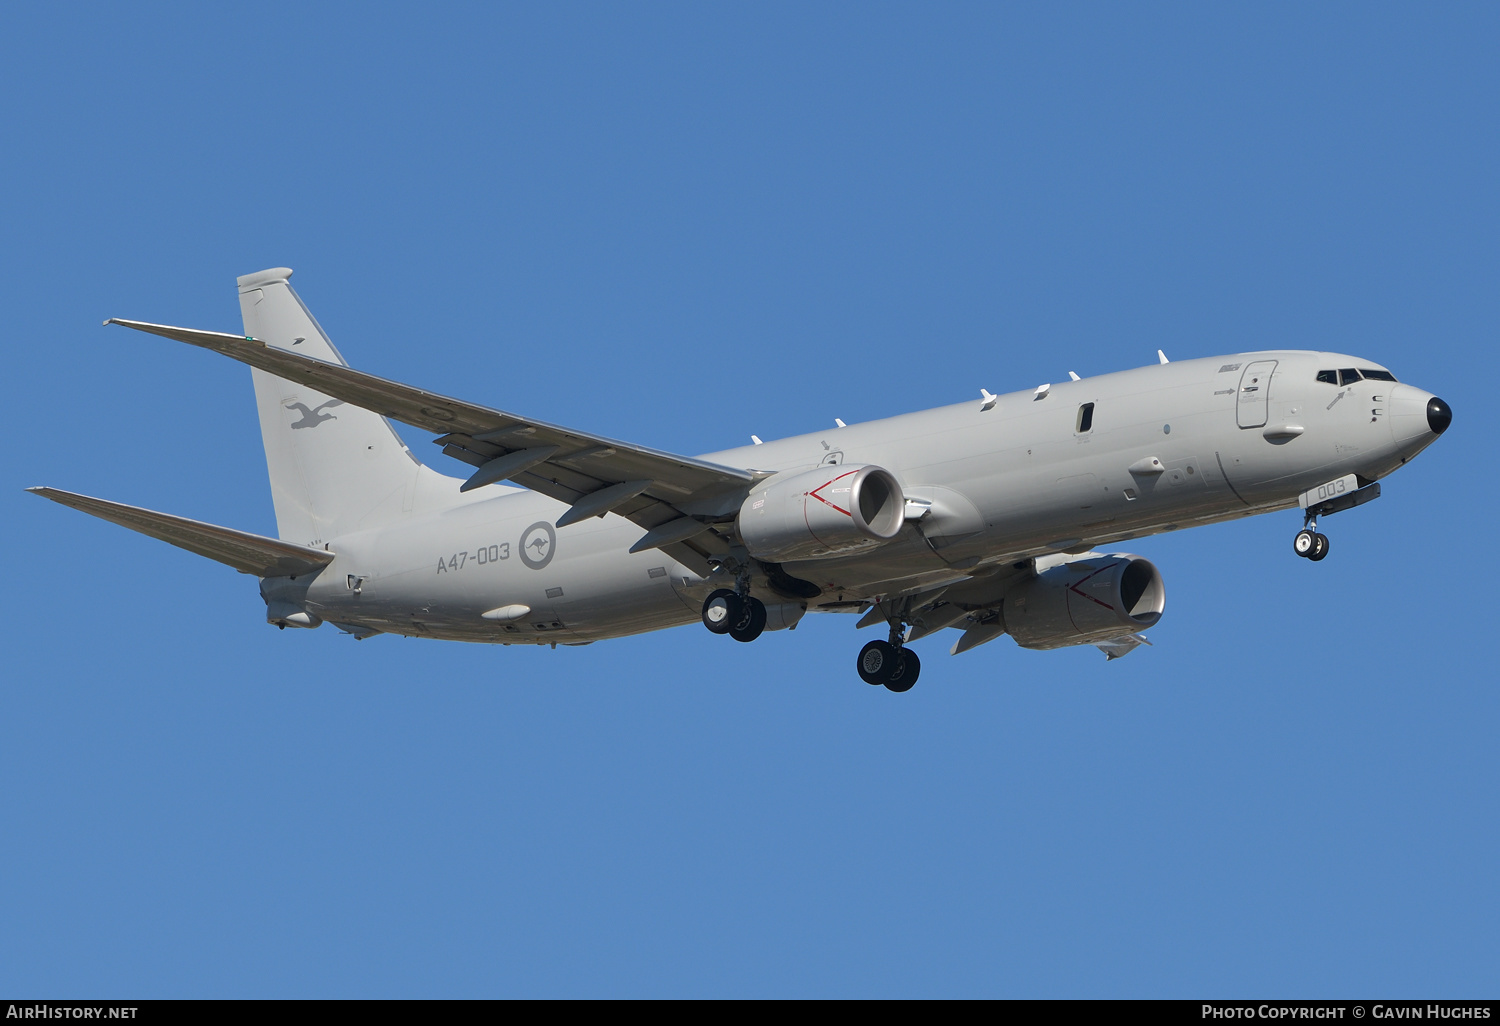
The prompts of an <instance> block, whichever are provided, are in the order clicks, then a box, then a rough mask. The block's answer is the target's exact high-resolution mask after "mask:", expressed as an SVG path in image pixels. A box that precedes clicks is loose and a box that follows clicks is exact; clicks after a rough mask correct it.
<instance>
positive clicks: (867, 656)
mask: <svg viewBox="0 0 1500 1026" xmlns="http://www.w3.org/2000/svg"><path fill="white" fill-rule="evenodd" d="M897 658H898V654H897V652H896V646H895V645H892V644H891V643H890V642H888V641H872V642H870V643H869V644H868V645H866V646H865V647H864V648H862V649H860V650H859V659H858V661H856V662H855V664H854V665H855V668H856V669H857V670H858V671H859V679H860V680H862V681H864V682H865V683H866V684H872V685H874V686H876V687H879V686H880V685H882V684H884V683H885V682H886V678H887V677H889V676H890V673H891V667H892V666H894V665H895V664H896V660H897Z"/></svg>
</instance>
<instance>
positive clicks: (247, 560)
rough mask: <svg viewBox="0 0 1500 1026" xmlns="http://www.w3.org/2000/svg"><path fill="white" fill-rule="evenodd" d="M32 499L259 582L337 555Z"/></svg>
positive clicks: (86, 503)
mask: <svg viewBox="0 0 1500 1026" xmlns="http://www.w3.org/2000/svg"><path fill="white" fill-rule="evenodd" d="M26 490H27V491H28V492H31V493H32V494H33V495H40V496H41V497H42V498H44V499H51V500H52V501H53V502H60V503H62V504H63V505H64V506H71V507H73V508H74V509H77V510H82V511H83V512H85V513H88V514H90V515H92V516H96V517H99V518H100V519H102V520H108V521H110V522H111V523H115V524H119V525H120V526H121V527H128V528H130V529H131V530H132V531H139V532H140V533H141V534H146V535H150V536H151V537H152V538H159V539H160V540H162V541H164V542H168V543H170V544H172V545H176V546H177V547H178V548H179V549H187V550H188V551H189V552H193V553H196V554H197V555H200V556H207V557H208V558H209V559H213V560H217V561H218V562H220V563H223V564H225V565H226V566H232V567H234V568H235V569H236V570H238V571H239V572H240V573H242V574H254V575H255V576H256V577H296V576H298V575H300V574H309V573H312V572H313V571H314V570H320V569H322V568H323V567H325V566H327V565H328V564H329V563H332V562H333V553H332V552H325V551H324V550H322V549H310V548H308V547H307V546H306V545H298V544H296V543H295V542H285V541H279V540H277V539H275V538H266V537H264V536H263V535H259V534H250V533H249V532H247V531H236V530H233V529H232V528H228V527H218V526H216V525H214V524H205V523H203V522H202V521H200V520H189V519H187V518H186V517H174V516H172V515H170V514H168V513H157V512H155V511H153V510H149V509H142V508H141V507H139V506H126V505H125V504H124V503H120V502H109V501H108V500H106V499H95V498H91V497H89V496H87V495H79V494H77V493H76V492H65V491H63V490H62V489H60V488H28V489H26Z"/></svg>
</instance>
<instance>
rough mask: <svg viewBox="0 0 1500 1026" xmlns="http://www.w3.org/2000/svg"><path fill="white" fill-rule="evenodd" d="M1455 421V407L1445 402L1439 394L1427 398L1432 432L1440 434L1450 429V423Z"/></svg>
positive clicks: (1428, 422)
mask: <svg viewBox="0 0 1500 1026" xmlns="http://www.w3.org/2000/svg"><path fill="white" fill-rule="evenodd" d="M1452 423H1453V408H1452V407H1450V406H1449V405H1448V404H1447V403H1445V402H1443V401H1442V400H1441V399H1439V398H1438V397H1437V396H1433V397H1432V398H1431V399H1429V400H1427V426H1428V427H1430V428H1431V429H1432V433H1433V434H1435V435H1440V434H1442V433H1443V432H1444V431H1447V430H1448V425H1449V424H1452Z"/></svg>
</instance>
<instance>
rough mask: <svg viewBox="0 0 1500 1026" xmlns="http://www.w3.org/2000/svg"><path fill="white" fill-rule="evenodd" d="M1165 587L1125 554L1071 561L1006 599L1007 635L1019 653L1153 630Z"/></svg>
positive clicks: (1158, 577) (1147, 565) (1145, 566)
mask: <svg viewBox="0 0 1500 1026" xmlns="http://www.w3.org/2000/svg"><path fill="white" fill-rule="evenodd" d="M1165 606H1166V585H1165V584H1164V582H1163V581H1162V578H1161V574H1160V572H1158V571H1157V569H1156V567H1155V566H1153V565H1152V564H1151V563H1150V562H1148V561H1147V560H1144V559H1142V558H1141V557H1139V556H1132V555H1129V554H1126V553H1115V554H1112V555H1108V556H1093V557H1089V558H1084V559H1078V560H1074V561H1073V562H1071V563H1065V564H1063V565H1062V566H1057V567H1053V568H1052V569H1051V570H1045V571H1043V572H1042V573H1040V574H1038V575H1037V576H1036V577H1034V578H1033V579H1032V580H1030V581H1027V582H1026V583H1025V584H1022V585H1020V586H1018V587H1016V588H1014V589H1012V591H1011V592H1010V594H1008V595H1006V596H1005V629H1006V630H1007V631H1009V632H1010V635H1011V637H1013V638H1015V639H1016V643H1017V644H1019V645H1020V646H1021V647H1022V648H1039V649H1048V648H1065V647H1067V646H1069V645H1092V644H1096V643H1098V642H1100V641H1108V640H1110V639H1111V638H1118V637H1120V636H1122V635H1125V634H1134V633H1136V632H1137V631H1143V630H1145V629H1146V628H1148V627H1152V626H1155V624H1156V622H1157V621H1158V620H1160V619H1161V614H1162V610H1163V608H1165Z"/></svg>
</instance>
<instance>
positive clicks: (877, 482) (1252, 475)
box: [31, 267, 1453, 691]
mask: <svg viewBox="0 0 1500 1026" xmlns="http://www.w3.org/2000/svg"><path fill="white" fill-rule="evenodd" d="M291 274H292V272H291V270H289V269H288V268H285V267H278V268H272V269H270V270H266V271H260V272H258V273H256V274H248V275H245V276H244V277H242V278H240V279H239V294H240V309H241V312H242V314H243V316H244V329H245V333H244V334H243V335H232V334H223V333H220V332H212V331H195V330H190V329H186V328H174V327H169V326H166V325H161V324H150V323H146V322H142V321H127V320H118V319H111V320H109V321H106V322H105V323H106V324H121V325H124V326H126V327H128V328H135V329H138V330H141V331H145V332H150V333H152V334H156V335H161V336H164V337H166V338H169V339H175V340H177V341H180V342H186V343H188V344H189V345H194V346H200V347H202V348H204V349H210V350H213V351H214V352H216V353H221V354H223V355H225V356H228V357H230V358H232V359H235V360H238V361H240V362H242V363H246V364H249V365H250V367H251V368H252V371H251V373H252V376H253V378H254V384H255V399H256V405H257V407H258V409H259V413H260V426H261V436H262V440H263V441H264V443H265V450H266V464H267V468H268V470H269V472H270V479H271V494H272V498H273V501H274V504H275V509H276V526H277V532H278V534H279V535H280V537H279V538H268V537H264V536H262V535H257V534H251V533H248V532H245V531H238V530H232V529H230V528H226V527H217V526H214V525H211V524H205V523H201V522H199V521H194V520H188V519H185V518H182V517H176V516H171V515H168V514H165V513H156V512H152V511H150V510H146V509H140V508H138V507H133V506H126V505H122V504H120V503H115V502H109V501H106V500H103V499H95V498H90V497H88V496H84V495H78V494H75V493H72V492H65V491H60V490H58V489H54V488H34V489H31V490H32V491H34V492H36V493H37V494H38V495H42V496H44V497H46V498H48V499H52V500H54V501H56V502H60V503H62V504H64V505H67V506H72V507H73V508H75V509H79V510H82V511H84V512H86V513H91V514H93V515H94V516H97V517H101V518H103V519H105V520H109V521H112V522H114V523H117V524H120V525H122V526H124V527H128V528H131V529H132V530H136V531H140V532H141V533H143V534H147V535H150V536H152V537H154V538H159V539H161V540H163V541H166V542H170V543H171V544H173V545H177V546H180V547H181V548H184V549H187V550H188V551H190V552H195V553H198V554H199V555H203V556H207V557H208V558H210V559H215V560H218V561H219V562H221V563H225V564H227V565H229V566H232V567H234V568H235V569H236V570H239V571H240V572H242V573H247V574H253V575H255V576H256V577H258V578H260V592H261V595H262V597H263V598H264V599H265V602H266V618H267V620H268V622H270V623H272V624H275V625H276V626H277V627H281V628H286V627H302V628H314V627H318V626H320V625H321V624H323V623H324V622H325V621H326V622H328V623H331V624H333V625H334V626H335V627H337V628H339V629H341V630H343V631H344V632H346V633H348V634H352V635H353V636H354V637H356V638H367V637H370V636H372V635H376V634H382V633H385V634H400V635H406V636H414V637H424V638H440V639H448V640H454V641H481V642H490V643H498V644H504V645H512V644H550V645H553V646H556V645H558V644H564V645H581V644H589V643H591V642H594V641H598V640H602V639H605V638H615V637H621V636H624V635H627V634H636V633H640V632H643V631H651V630H657V629H660V628H664V627H673V626H678V625H681V624H685V623H689V622H691V621H694V620H700V621H701V622H702V623H703V625H704V626H706V627H707V628H708V630H710V631H712V632H714V633H715V634H727V635H728V636H729V637H730V638H732V639H734V640H735V641H741V642H749V641H754V640H755V639H756V638H758V637H760V636H761V634H762V633H763V632H765V631H775V630H782V629H791V628H795V627H796V626H797V623H798V622H799V620H800V619H801V618H802V616H803V615H804V614H805V613H806V612H808V611H818V612H844V613H851V614H856V615H858V614H862V616H861V619H860V620H859V626H860V627H866V626H872V625H876V624H884V625H885V626H886V627H887V629H888V634H887V636H886V637H885V638H883V639H877V640H874V641H871V642H870V643H868V644H867V645H865V646H864V648H863V649H862V650H861V651H860V653H859V658H858V660H857V663H856V666H857V670H858V673H859V676H860V677H861V678H862V679H863V680H865V681H866V682H867V683H869V684H873V685H884V686H885V687H886V688H889V689H890V690H892V691H906V690H908V689H909V688H911V686H912V685H913V684H914V683H915V682H916V680H917V675H918V673H919V672H920V669H921V664H920V661H919V659H918V656H917V654H916V652H915V651H914V650H913V649H912V648H911V647H910V646H911V643H912V642H914V641H916V640H918V639H919V638H922V637H924V636H926V635H929V634H934V633H937V632H939V631H942V630H944V629H947V628H954V629H957V630H958V631H960V632H961V634H960V635H959V636H958V638H957V640H956V641H955V643H954V644H953V646H952V652H953V653H954V654H958V653H960V652H964V651H966V650H968V649H971V648H973V647H975V646H976V645H981V644H983V643H985V642H987V641H991V640H993V639H995V638H997V637H999V636H1000V635H1002V634H1009V635H1010V636H1011V637H1012V638H1014V639H1015V640H1016V642H1017V643H1019V644H1020V645H1022V646H1024V647H1026V648H1033V649H1053V648H1062V647H1065V646H1069V645H1096V646H1098V647H1099V648H1100V649H1101V650H1102V651H1103V652H1104V653H1105V654H1106V656H1108V657H1109V658H1111V659H1113V658H1116V657H1118V656H1122V655H1125V654H1127V653H1128V652H1130V651H1132V650H1133V649H1134V648H1135V647H1136V646H1138V645H1140V644H1141V643H1143V642H1144V641H1145V638H1144V636H1143V635H1142V633H1141V632H1142V631H1144V630H1146V629H1147V628H1149V627H1151V626H1152V625H1154V624H1155V623H1156V622H1157V621H1158V620H1159V619H1160V618H1161V615H1162V610H1163V608H1164V606H1165V599H1166V591H1165V587H1164V584H1163V582H1162V577H1161V574H1160V573H1159V572H1158V571H1157V569H1156V567H1155V566H1153V565H1152V564H1151V563H1150V562H1148V561H1147V560H1145V559H1142V558H1141V557H1139V556H1136V555H1131V554H1129V553H1123V552H1101V551H1098V550H1100V549H1105V548H1112V547H1114V546H1117V545H1118V544H1119V543H1121V542H1124V541H1126V540H1128V539H1135V538H1142V537H1145V536H1148V535H1153V534H1158V533H1160V532H1164V531H1174V530H1178V529H1181V528H1186V527H1197V526H1200V525H1204V524H1212V523H1217V522H1221V521H1225V520H1231V519H1234V518H1237V517H1244V516H1251V515H1254V514H1258V513H1268V512H1272V511H1275V510H1283V509H1291V508H1294V507H1297V508H1300V509H1301V510H1302V512H1303V527H1302V530H1301V531H1299V532H1298V533H1297V535H1296V537H1295V539H1294V545H1293V549H1294V551H1295V552H1296V554H1297V555H1298V556H1303V557H1305V558H1307V559H1310V560H1322V559H1323V558H1325V557H1326V556H1327V555H1328V551H1329V543H1328V539H1327V537H1326V536H1325V535H1323V534H1321V533H1319V532H1318V530H1317V526H1318V520H1319V519H1320V518H1324V517H1327V516H1329V515H1331V514H1333V513H1337V512H1340V511H1342V510H1347V509H1351V508H1353V507H1355V506H1358V505H1361V504H1363V503H1365V502H1367V501H1369V500H1370V499H1374V498H1376V497H1378V496H1379V495H1380V484H1379V482H1380V480H1381V479H1382V478H1384V477H1385V476H1386V475H1388V474H1390V473H1391V472H1392V471H1394V470H1396V469H1397V468H1399V467H1401V466H1402V465H1404V464H1405V463H1406V462H1407V461H1408V460H1410V459H1411V458H1413V457H1414V456H1416V455H1417V454H1418V453H1419V452H1421V451H1422V450H1423V449H1425V448H1426V447H1427V446H1428V445H1430V444H1432V442H1433V441H1434V440H1435V439H1436V438H1437V437H1438V435H1440V434H1442V433H1443V431H1444V430H1446V429H1447V427H1448V425H1449V423H1450V422H1451V421H1452V418H1453V414H1452V411H1451V410H1450V409H1449V407H1448V404H1447V403H1445V402H1443V401H1442V400H1441V399H1439V398H1437V397H1436V396H1434V395H1432V394H1431V393H1430V392H1426V391H1423V390H1422V389H1420V388H1417V387H1415V386H1412V385H1408V384H1402V383H1399V382H1398V381H1397V380H1396V378H1395V376H1394V375H1393V374H1392V373H1391V372H1390V371H1389V370H1387V369H1386V368H1384V367H1382V366H1380V365H1379V364H1376V363H1373V362H1371V361H1369V360H1363V359H1359V358H1358V357H1353V356H1341V355H1338V354H1334V353H1321V352H1303V351H1294V350H1271V351H1267V352H1255V353H1235V354H1232V355H1228V356H1216V357H1212V358H1209V359H1197V360H1185V361H1178V362H1168V361H1167V358H1166V357H1165V356H1164V355H1161V354H1160V353H1159V354H1158V356H1159V362H1158V363H1157V364H1155V365H1152V366H1147V367H1142V368H1139V369H1136V370H1129V371H1123V372H1120V373H1115V374H1105V375H1100V376H1098V377H1091V378H1079V377H1078V376H1077V375H1075V374H1072V373H1071V372H1070V374H1069V378H1070V380H1068V381H1061V382H1056V383H1049V384H1044V385H1041V386H1039V387H1037V388H1036V389H1034V390H1031V391H1023V392H1015V393H1011V394H1008V395H992V394H991V393H990V392H988V391H987V390H983V389H982V390H981V395H980V397H979V399H977V400H975V401H970V402H965V403H960V404H958V405H954V406H946V407H942V408H939V409H933V410H925V411H922V412H919V413H908V414H904V415H902V416H898V417H891V418H888V419H885V420H877V421H872V422H870V423H866V424H850V425H847V426H845V425H844V424H843V423H842V422H841V421H840V422H836V423H837V426H836V427H835V428H833V429H831V430H829V431H825V432H819V433H814V434H809V435H800V436H797V437H794V438H784V439H781V440H779V441H769V442H765V443H764V444H762V443H761V442H760V440H759V439H758V438H754V436H752V439H753V441H754V443H755V444H752V445H748V446H745V447H743V448H739V449H731V450H728V451H726V452H718V453H712V454H709V455H707V456H699V457H687V456H675V455H672V454H671V453H665V452H658V451H656V450H654V449H648V448H645V447H643V446H639V445H632V444H630V443H628V442H620V441H616V440H614V439H611V438H603V437H600V436H597V435H593V434H590V433H588V432H585V431H577V430H573V429H570V428H565V427H558V426H557V425H554V424H549V423H546V422H544V421H540V420H535V419H532V418H530V417H525V416H521V415H519V414H514V413H506V412H502V411H500V410H493V409H489V408H487V407H484V406H478V405H475V404H473V403H469V402H464V401H462V400H459V399H450V398H448V397H446V396H442V395H436V394H434V393H431V392H426V391H423V390H422V389H419V388H413V387H411V386H409V385H403V384H399V383H396V382H393V381H388V380H385V379H382V378H378V377H375V376H373V375H370V374H365V373H362V372H360V371H356V370H353V369H352V368H350V367H349V366H348V364H346V363H345V362H344V360H343V358H342V357H341V356H340V355H339V353H338V351H337V350H335V349H334V347H333V344H332V343H331V342H330V341H329V339H328V336H327V335H326V334H325V333H324V331H323V329H322V328H321V327H319V325H318V322H317V321H316V320H314V318H313V316H312V314H311V313H310V312H309V311H308V309H307V307H306V306H305V305H303V303H302V300H301V299H300V298H299V297H298V296H297V294H296V292H294V291H293V290H292V287H291V285H290V283H289V278H290V277H291ZM329 411H334V412H329ZM386 418H391V419H394V420H398V421H400V422H402V423H404V424H409V425H411V426H413V427H417V428H420V429H423V430H425V431H431V432H434V433H436V434H437V435H438V437H437V438H436V439H434V441H435V442H436V443H437V444H438V445H439V446H441V448H442V452H443V453H444V455H445V456H447V457H449V458H451V459H453V460H455V461H457V463H459V464H463V465H466V467H467V468H468V469H467V473H468V476H467V477H466V478H460V477H452V476H448V475H444V474H441V473H438V472H437V471H435V470H433V469H431V468H429V467H427V466H426V465H424V464H423V463H421V462H420V461H419V460H417V458H416V457H415V456H414V455H413V454H412V453H411V451H410V450H409V449H408V447H407V446H406V445H405V444H403V443H402V441H401V439H400V437H399V436H398V435H397V434H396V432H395V430H394V429H393V428H392V427H391V425H390V423H389V421H388V420H387V419H386Z"/></svg>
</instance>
